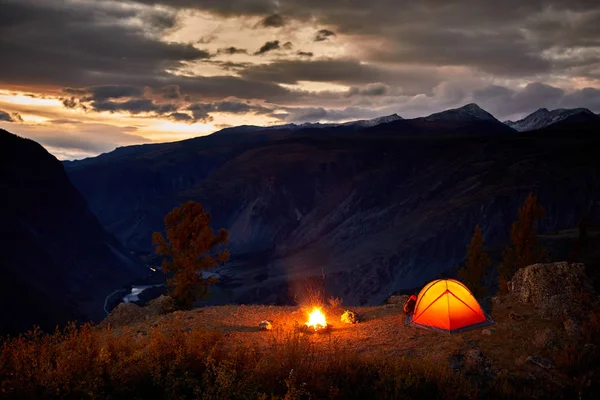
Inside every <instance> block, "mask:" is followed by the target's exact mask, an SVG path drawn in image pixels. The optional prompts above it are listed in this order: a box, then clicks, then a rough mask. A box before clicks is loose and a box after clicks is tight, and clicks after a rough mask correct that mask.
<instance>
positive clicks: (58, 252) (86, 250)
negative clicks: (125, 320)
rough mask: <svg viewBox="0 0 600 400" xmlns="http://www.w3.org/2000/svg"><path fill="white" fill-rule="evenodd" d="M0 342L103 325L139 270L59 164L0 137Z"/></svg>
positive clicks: (34, 147)
mask: <svg viewBox="0 0 600 400" xmlns="http://www.w3.org/2000/svg"><path fill="white" fill-rule="evenodd" d="M0 159H1V160H2V164H1V168H0V193H2V195H1V196H0V204H1V207H0V217H1V220H2V224H1V228H0V229H1V231H2V240H1V241H0V275H1V277H2V278H1V279H0V305H1V309H2V311H1V312H0V334H2V333H7V332H19V331H23V330H26V329H29V328H31V327H32V325H33V324H36V325H40V326H42V327H43V328H49V329H53V328H54V326H55V325H56V324H62V323H64V322H66V321H67V320H70V319H78V320H79V321H87V320H89V319H96V320H97V319H101V318H103V316H104V315H105V314H104V311H103V302H104V297H105V296H106V295H107V294H108V293H110V292H111V291H113V290H115V289H116V288H118V287H120V286H122V285H123V284H125V283H127V282H128V281H130V280H131V279H133V278H135V277H137V276H139V275H141V273H142V271H143V269H142V267H141V266H140V265H139V264H138V263H137V262H136V261H135V260H134V259H132V258H131V257H130V256H129V255H128V254H127V252H126V251H125V249H124V248H123V247H122V246H121V244H120V243H119V242H118V241H117V240H116V239H115V238H114V237H113V236H111V235H110V234H108V233H107V232H106V231H105V230H104V228H102V226H101V225H100V224H99V223H98V220H97V219H96V217H95V216H94V215H93V214H92V212H91V211H90V210H89V208H88V207H87V205H86V203H85V200H84V199H83V197H82V196H81V195H80V194H79V192H78V191H77V190H76V189H75V188H74V187H73V185H72V184H71V183H70V181H69V179H68V178H67V175H66V174H65V171H64V168H63V166H62V164H61V163H60V162H59V161H58V160H57V159H56V158H54V157H53V156H52V155H50V154H49V153H48V152H47V151H46V150H45V149H44V148H43V147H42V146H40V145H39V144H37V143H35V142H34V141H31V140H28V139H23V138H20V137H18V136H15V135H13V134H11V133H9V132H6V131H4V130H0Z"/></svg>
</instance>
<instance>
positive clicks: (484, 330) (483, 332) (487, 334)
mask: <svg viewBox="0 0 600 400" xmlns="http://www.w3.org/2000/svg"><path fill="white" fill-rule="evenodd" d="M481 334H482V335H483V336H492V330H491V329H489V328H486V329H483V330H482V331H481Z"/></svg>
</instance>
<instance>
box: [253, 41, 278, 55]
mask: <svg viewBox="0 0 600 400" xmlns="http://www.w3.org/2000/svg"><path fill="white" fill-rule="evenodd" d="M278 48H279V40H273V41H272V42H267V43H265V44H263V45H262V47H261V48H260V49H259V50H258V51H257V52H256V53H254V54H265V53H267V52H269V51H271V50H276V49H278Z"/></svg>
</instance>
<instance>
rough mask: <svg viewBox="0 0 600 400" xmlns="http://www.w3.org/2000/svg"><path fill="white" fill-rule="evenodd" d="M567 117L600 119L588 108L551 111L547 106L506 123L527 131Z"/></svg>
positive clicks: (573, 118)
mask: <svg viewBox="0 0 600 400" xmlns="http://www.w3.org/2000/svg"><path fill="white" fill-rule="evenodd" d="M565 119H571V120H572V121H574V120H578V121H585V120H589V121H594V120H598V121H600V117H598V116H597V115H595V114H594V113H592V112H591V111H590V110H588V109H587V108H573V109H565V108H559V109H556V110H552V111H549V110H548V109H547V108H540V109H539V110H537V111H535V112H533V113H531V114H529V115H528V116H527V117H525V118H523V119H520V120H518V121H516V122H513V121H505V122H504V123H505V124H506V125H508V126H510V127H511V128H513V129H515V130H517V131H519V132H526V131H532V130H535V129H541V128H545V127H547V126H550V125H552V124H555V123H557V122H560V121H563V120H565Z"/></svg>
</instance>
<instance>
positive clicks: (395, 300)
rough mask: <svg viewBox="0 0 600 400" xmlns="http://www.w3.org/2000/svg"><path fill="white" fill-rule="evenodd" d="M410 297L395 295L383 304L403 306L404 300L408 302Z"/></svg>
mask: <svg viewBox="0 0 600 400" xmlns="http://www.w3.org/2000/svg"><path fill="white" fill-rule="evenodd" d="M409 297H410V296H409V295H407V294H403V295H395V296H390V297H388V298H387V299H386V300H385V302H386V304H393V305H395V306H400V307H402V306H404V303H406V300H408V298H409Z"/></svg>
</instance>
